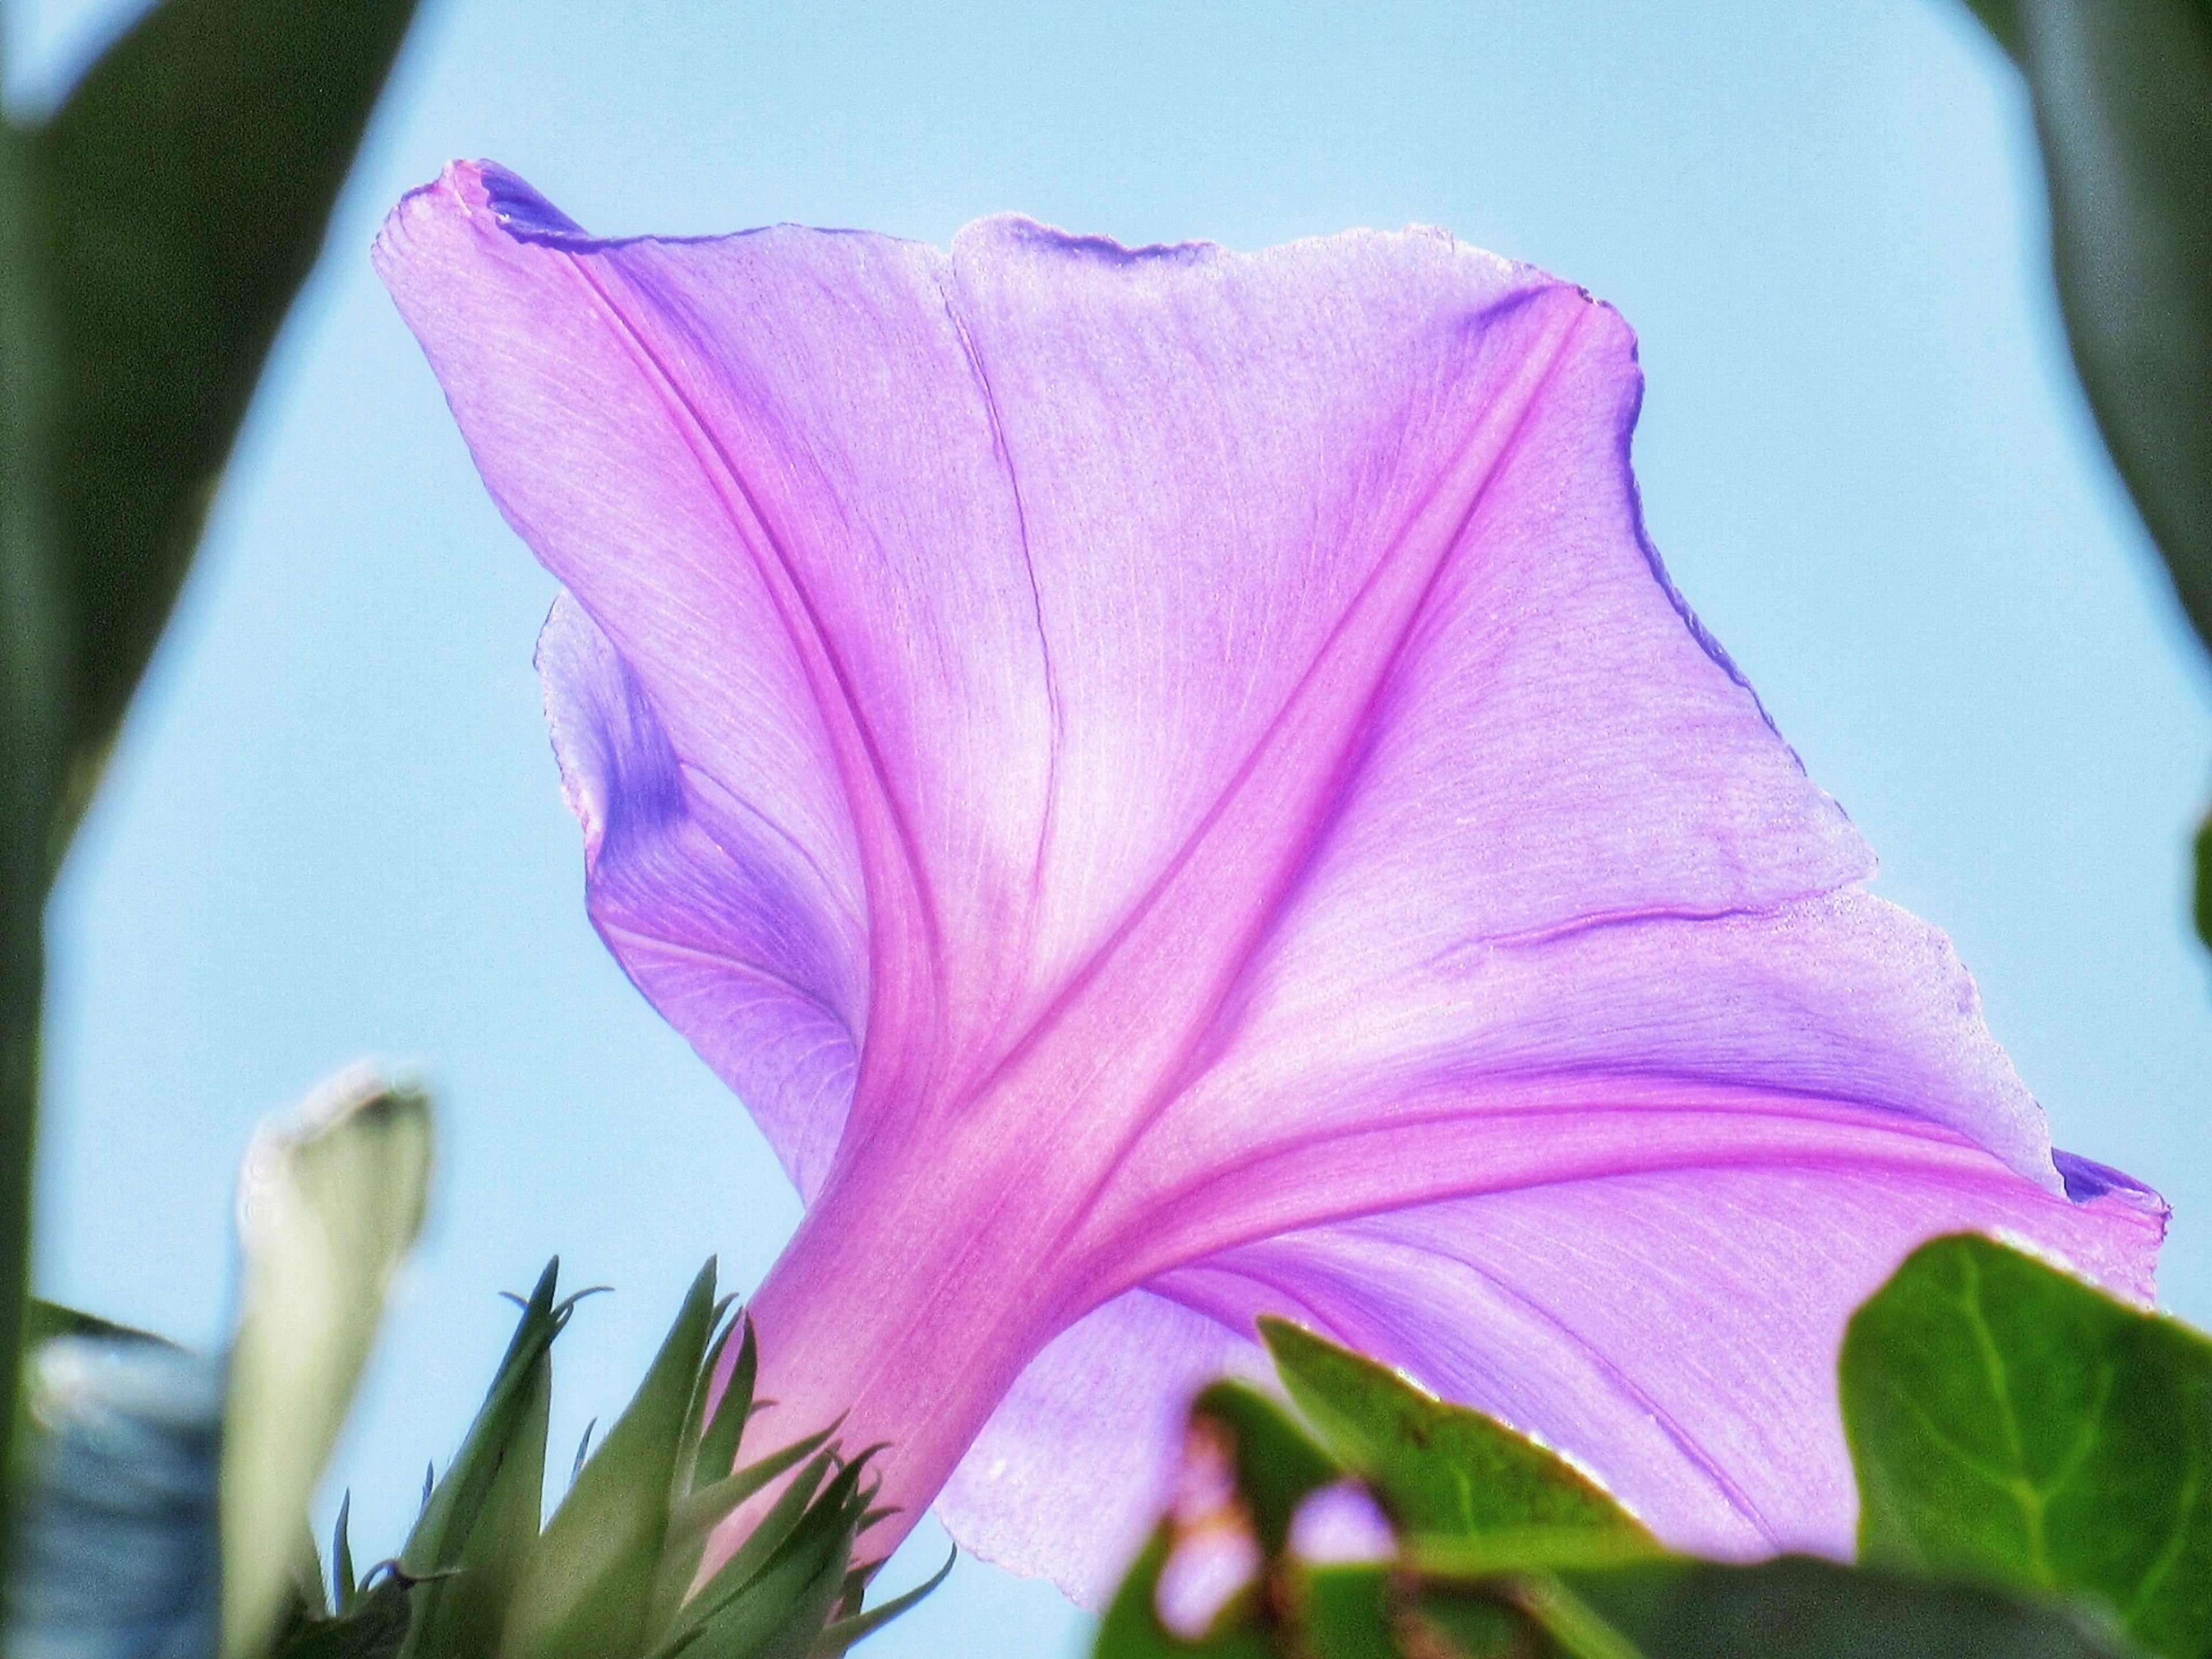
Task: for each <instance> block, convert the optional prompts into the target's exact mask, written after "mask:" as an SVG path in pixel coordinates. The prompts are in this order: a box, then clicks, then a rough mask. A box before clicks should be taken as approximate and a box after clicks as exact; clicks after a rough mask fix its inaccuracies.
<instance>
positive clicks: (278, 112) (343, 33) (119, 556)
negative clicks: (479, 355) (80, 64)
mask: <svg viewBox="0 0 2212 1659" xmlns="http://www.w3.org/2000/svg"><path fill="white" fill-rule="evenodd" d="M414 9H415V0H165V3H161V4H159V5H156V6H155V7H154V9H152V10H150V11H149V12H148V13H146V15H144V16H143V17H142V18H140V19H139V21H137V23H136V24H135V25H133V26H132V27H131V29H130V30H129V31H128V32H127V33H125V34H124V35H123V37H122V38H121V39H120V40H118V41H117V42H116V43H115V44H114V46H112V47H110V48H109V49H108V51H107V52H106V54H105V55H103V56H102V57H101V58H100V60H99V61H98V62H97V63H95V64H94V65H93V66H92V68H91V69H90V70H88V71H87V72H86V74H85V76H84V77H83V79H82V81H80V82H78V84H77V86H76V89H75V91H74V92H72V93H71V94H70V98H69V100H68V101H67V102H66V103H65V104H64V106H62V108H61V109H60V110H59V111H58V112H56V114H55V115H54V117H53V118H52V120H51V121H49V122H47V123H46V125H44V126H43V127H40V128H39V129H37V130H35V131H33V132H32V134H31V135H30V161H31V171H32V175H33V190H34V192H35V196H36V200H37V213H36V220H37V223H38V226H39V229H40V242H41V243H42V248H41V252H43V254H44V255H45V260H46V269H45V272H44V275H45V276H46V289H47V292H48V294H49V295H50V296H51V310H52V324H53V331H54V335H55V339H54V343H53V352H52V358H53V362H52V385H53V386H54V389H55V390H54V394H53V395H54V402H55V408H54V410H53V416H52V420H53V425H52V439H51V446H50V449H51V458H52V465H53V467H54V476H55V478H56V489H55V498H54V506H55V522H56V530H57V534H58V543H59V546H60V549H61V551H62V560H61V568H62V574H63V578H64V584H65V586H66V588H67V598H68V600H69V608H70V611H73V612H74V620H75V623H76V630H75V632H76V638H75V644H76V652H75V657H76V662H75V674H74V686H73V690H74V693H75V695H74V697H73V699H72V701H73V702H74V703H75V706H76V708H75V713H76V719H75V722H74V726H75V751H76V767H77V769H78V771H79V774H80V776H79V778H78V780H77V783H76V787H75V789H74V791H73V801H72V805H74V806H75V807H76V808H79V809H81V806H82V800H83V799H84V797H85V795H86V794H87V793H88V792H89V787H90V783H91V781H92V778H93V776H94V774H95V773H96V771H97V769H98V764H99V762H100V758H101V757H103V756H104V754H105V752H106V748H107V746H108V744H109V743H110V742H111V741H112V738H113V736H114V732H115V730H116V727H117V726H118V724H119V723H120V721H121V719H122V715H123V711H124V708H125V705H126V704H127V702H129V700H130V696H131V690H132V689H133V688H134V687H135V686H136V685H137V680H138V676H139V674H140V673H141V672H142V671H143V669H144V667H145V665H146V661H147V659H148V657H149V655H150V654H151V653H152V651H153V648H154V644H155V641H156V640H157V639H158V638H159V636H160V635H161V627H162V624H163V623H164V622H165V621H166V620H167V616H168V613H169V608H170V605H171V604H172V602H173V600H174V599H175V597H176V593H177V589H178V586H179V584H180V583H181V581H182V580H183V579H184V574H185V569H186V568H187V566H188V565H189V564H190V562H191V555H192V550H193V546H194V544H195V543H196V542H197V539H198V536H199V528H200V521H201V519H202V517H203V515H204V513H205V512H206V509H207V504H208V501H209V500H210V496H211V495H212V494H213V491H214V487H215V483H216V477H217V474H218V473H219V472H220V471H221V469H222V464H223V461H224V459H225V458H226V457H227V456H228V453H229V450H230V447H231V441H232V439H233V437H234V435H235V434H236V432H237V429H238V425H239V422H240V419H241V418H242V417H243V416H244V415H245V413H246V403H247V400H248V399H249V398H251V396H252V391H253V386H254V382H255V380H257V379H258V376H259V374H260V372H261V365H262V360H263V359H264V357H265V356H267V354H268V350H269V347H270V342H271V341H272V340H273V339H274V338H275V337H276V328H277V325H278V324H279V323H280V322H281V321H282V320H283V316H284V313H285V310H286V308H287V307H289V305H290V303H291V301H292V296H293V295H294V293H295V291H296V290H297V289H298V288H299V286H300V284H301V282H302V281H304V280H305V279H306V277H307V272H308V270H310V269H311V268H312V267H313V264H314V262H315V258H316V255H317V253H318V252H319V250H320V248H321V246H322V242H323V237H324V230H325V225H326V223H327V222H328V219H329V216H330V211H331V204H332V202H333V201H334V200H335V198H336V197H337V191H338V187H339V185H341V184H342V183H343V181H344V179H345V175H346V172H347V168H348V167H349V164H350V163H351V161H352V158H353V153H354V149H355V146H356V144H357V143H358V142H359V141H360V138H361V134H362V128H363V126H364V125H366V124H367V122H368V115H369V112H370V110H371V108H372V107H373V106H374V104H375V101H376V96H377V92H378V90H379V88H380V87H381V86H382V85H383V82H384V78H385V76H386V71H387V70H389V69H390V68H391V65H392V58H393V56H394V54H395V53H396V52H398V47H399V43H400V40H401V38H402V37H403V36H404V34H405V33H406V30H407V25H408V21H409V19H410V17H411V16H412V15H413V12H414Z"/></svg>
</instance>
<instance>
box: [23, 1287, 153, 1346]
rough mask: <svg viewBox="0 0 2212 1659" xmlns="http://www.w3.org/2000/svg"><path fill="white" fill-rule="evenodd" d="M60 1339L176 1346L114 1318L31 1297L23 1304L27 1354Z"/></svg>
mask: <svg viewBox="0 0 2212 1659" xmlns="http://www.w3.org/2000/svg"><path fill="white" fill-rule="evenodd" d="M58 1336H96V1337H99V1338H100V1339H101V1340H105V1341H109V1342H158V1343H160V1344H161V1346H164V1347H174V1346H176V1344H174V1343H173V1342H171V1341H170V1340H169V1339H168V1338H167V1337H166V1336H156V1335H155V1334H154V1333H153V1332H151V1331H142V1330H140V1329H139V1328H137V1326H135V1325H118V1324H117V1323H116V1322H114V1321H113V1320H112V1319H102V1318H101V1317H100V1316H99V1315H98V1314H88V1313H86V1312H84V1311H82V1310H80V1309H76V1308H71V1307H67V1306H64V1304H61V1303H59V1302H49V1301H47V1300H46V1298H45V1297H40V1296H34V1297H30V1298H29V1299H28V1300H27V1302H25V1303H24V1304H23V1352H25V1353H26V1354H28V1353H29V1352H31V1350H32V1349H33V1348H35V1347H37V1346H39V1344H40V1343H41V1342H50V1341H52V1340H53V1339H54V1338H55V1337H58Z"/></svg>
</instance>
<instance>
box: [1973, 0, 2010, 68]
mask: <svg viewBox="0 0 2212 1659" xmlns="http://www.w3.org/2000/svg"><path fill="white" fill-rule="evenodd" d="M1966 5H1967V8H1968V9H1970V10H1972V13H1973V14H1974V15H1975V16H1977V17H1978V18H1980V19H1981V20H1982V27H1984V28H1985V29H1987V30H1988V31H1989V32H1990V34H1992V35H1993V36H1995V37H1996V43H1997V44H1998V45H1999V46H2002V47H2003V48H2004V49H2005V52H2006V54H2007V55H2008V56H2009V57H2011V58H2018V57H2019V56H2020V8H2019V6H2017V5H2016V4H2015V3H2014V0H1966Z"/></svg>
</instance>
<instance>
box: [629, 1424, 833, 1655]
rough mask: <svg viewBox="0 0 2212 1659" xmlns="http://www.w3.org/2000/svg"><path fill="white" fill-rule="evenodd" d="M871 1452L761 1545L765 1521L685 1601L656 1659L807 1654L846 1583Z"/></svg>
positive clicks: (827, 1486) (795, 1484) (828, 1483)
mask: <svg viewBox="0 0 2212 1659" xmlns="http://www.w3.org/2000/svg"><path fill="white" fill-rule="evenodd" d="M869 1456H870V1454H867V1453H864V1454H862V1455H860V1456H859V1457H856V1458H854V1460H853V1461H852V1462H849V1463H847V1464H845V1465H844V1466H843V1467H842V1468H839V1469H838V1470H837V1471H836V1474H834V1475H832V1476H830V1478H829V1480H828V1482H827V1483H826V1484H824V1485H823V1486H822V1488H821V1490H820V1492H819V1494H818V1496H816V1497H815V1498H813V1501H812V1502H811V1503H809V1504H807V1505H806V1506H805V1510H803V1512H802V1513H800V1514H799V1516H798V1517H797V1519H796V1520H795V1521H793V1522H791V1523H790V1524H789V1525H788V1526H786V1527H782V1528H778V1530H777V1531H776V1532H775V1534H772V1535H773V1538H774V1541H773V1543H772V1544H771V1545H769V1547H765V1548H763V1549H759V1550H757V1551H755V1549H754V1546H755V1544H756V1542H757V1541H759V1540H760V1538H761V1537H762V1534H763V1533H766V1532H768V1530H769V1522H768V1521H763V1523H762V1527H761V1528H760V1529H759V1530H758V1531H757V1532H756V1533H755V1534H754V1536H753V1537H752V1538H750V1539H748V1540H747V1541H746V1543H745V1547H743V1548H740V1549H739V1551H738V1553H737V1554H736V1555H734V1556H732V1558H731V1559H730V1560H729V1561H728V1562H727V1563H726V1564H725V1565H724V1567H723V1568H722V1570H721V1571H720V1572H718V1573H716V1574H715V1576H714V1578H713V1579H712V1580H710V1581H709V1582H708V1584H707V1586H706V1588H705V1589H702V1591H701V1592H700V1594H699V1595H698V1596H697V1598H696V1601H695V1602H694V1603H693V1605H692V1606H691V1607H688V1608H686V1609H685V1613H686V1617H685V1618H684V1620H683V1621H682V1623H681V1626H680V1627H679V1629H678V1632H676V1633H675V1634H673V1635H672V1636H671V1637H670V1638H669V1639H668V1640H667V1641H666V1642H665V1643H664V1644H662V1645H661V1646H660V1647H659V1649H658V1650H656V1651H655V1656H654V1659H679V1656H682V1659H805V1654H806V1652H807V1650H808V1649H809V1648H811V1646H812V1645H813V1644H814V1643H815V1642H816V1641H817V1640H818V1639H819V1638H820V1637H821V1635H822V1633H823V1629H824V1628H825V1627H826V1626H828V1624H829V1615H830V1612H831V1609H832V1608H834V1607H836V1604H837V1600H838V1597H839V1596H840V1595H841V1594H842V1591H843V1589H844V1585H845V1578H846V1573H847V1571H848V1567H849V1565H850V1563H851V1560H852V1554H853V1541H854V1538H855V1537H856V1536H857V1535H858V1534H859V1531H860V1516H862V1514H863V1513H865V1512H866V1509H867V1507H868V1503H869V1493H868V1491H867V1489H866V1487H864V1486H863V1485H862V1482H863V1480H864V1479H865V1472H866V1466H867V1463H868V1461H869ZM808 1467H809V1468H812V1467H813V1466H812V1465H809V1466H808ZM801 1479H802V1480H803V1479H804V1475H803V1474H802V1476H801ZM796 1489H797V1483H794V1490H796ZM786 1496H787V1497H788V1496H789V1494H788V1493H787V1494H786ZM780 1506H781V1505H779V1507H780ZM773 1514H774V1512H773V1511H771V1518H773Z"/></svg>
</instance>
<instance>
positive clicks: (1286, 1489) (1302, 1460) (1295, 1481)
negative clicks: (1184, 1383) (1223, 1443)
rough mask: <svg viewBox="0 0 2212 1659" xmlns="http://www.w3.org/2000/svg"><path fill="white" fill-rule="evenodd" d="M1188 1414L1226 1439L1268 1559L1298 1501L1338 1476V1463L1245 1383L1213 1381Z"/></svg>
mask: <svg viewBox="0 0 2212 1659" xmlns="http://www.w3.org/2000/svg"><path fill="white" fill-rule="evenodd" d="M1190 1414H1191V1420H1192V1422H1193V1423H1194V1424H1196V1425H1208V1424H1210V1425H1212V1426H1213V1427H1214V1428H1215V1429H1216V1430H1217V1431H1218V1432H1219V1433H1220V1434H1221V1435H1222V1436H1223V1437H1225V1439H1226V1440H1227V1442H1228V1450H1229V1454H1230V1456H1231V1460H1232V1462H1234V1465H1235V1468H1236V1472H1237V1491H1238V1492H1240V1493H1242V1494H1243V1498H1244V1502H1245V1504H1246V1507H1247V1508H1248V1509H1249V1510H1250V1511H1251V1515H1252V1530H1253V1533H1254V1534H1255V1536H1256V1537H1257V1538H1258V1539H1259V1541H1260V1548H1261V1551H1262V1552H1263V1553H1265V1554H1266V1555H1267V1557H1268V1558H1269V1559H1273V1558H1274V1557H1275V1556H1278V1555H1279V1554H1281V1553H1283V1548H1284V1547H1285V1545H1286V1544H1287V1543H1288V1542H1289V1541H1290V1535H1291V1517H1292V1516H1294V1515H1296V1514H1297V1507H1298V1505H1299V1504H1301V1503H1303V1502H1304V1500H1305V1499H1306V1498H1308V1497H1309V1496H1310V1494H1312V1493H1314V1492H1318V1491H1320V1490H1321V1488H1322V1487H1323V1486H1328V1485H1331V1484H1332V1483H1334V1482H1335V1481H1337V1480H1342V1479H1343V1478H1344V1470H1343V1468H1342V1467H1341V1466H1340V1465H1339V1464H1338V1463H1337V1462H1336V1461H1335V1460H1334V1459H1333V1458H1331V1457H1330V1456H1329V1455H1328V1453H1326V1452H1324V1451H1322V1449H1321V1448H1320V1447H1318V1446H1316V1445H1315V1444H1314V1443H1313V1441H1312V1440H1311V1439H1310V1438H1309V1437H1308V1436H1307V1434H1306V1432H1305V1431H1304V1430H1303V1429H1301V1428H1300V1427H1298V1425H1297V1424H1296V1423H1293V1422H1292V1421H1291V1419H1290V1418H1289V1417H1288V1416H1287V1415H1285V1413H1284V1411H1283V1408H1282V1407H1280V1406H1278V1405H1277V1404H1276V1403H1275V1402H1274V1401H1272V1400H1270V1399H1268V1398H1267V1395H1264V1394H1261V1392H1260V1391H1259V1390H1258V1389H1254V1388H1250V1387H1248V1386H1247V1385H1246V1384H1244V1383H1233V1382H1225V1383H1213V1384H1212V1385H1211V1386H1210V1387H1208V1388H1207V1389H1206V1390H1205V1391H1204V1392H1203V1393H1201V1394H1200V1395H1199V1396H1198V1398H1197V1399H1196V1400H1194V1401H1192V1402H1191V1408H1190Z"/></svg>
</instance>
